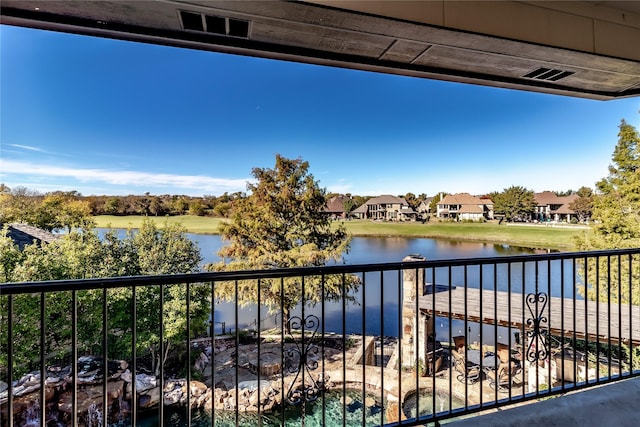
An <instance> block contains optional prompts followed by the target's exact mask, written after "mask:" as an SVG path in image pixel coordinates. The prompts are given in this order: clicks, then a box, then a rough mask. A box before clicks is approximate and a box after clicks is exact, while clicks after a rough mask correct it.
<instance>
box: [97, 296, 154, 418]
mask: <svg viewBox="0 0 640 427" xmlns="http://www.w3.org/2000/svg"><path fill="white" fill-rule="evenodd" d="M136 295H137V294H136V286H135V285H132V286H131V324H132V327H131V362H132V363H131V365H132V366H133V368H132V371H133V372H132V374H133V375H132V376H131V378H132V379H131V426H132V427H136V426H137V425H138V396H137V393H138V391H137V386H136V377H137V375H138V350H137V346H136V343H137V341H138V334H137V328H136V325H137V324H138V313H137V310H138V309H137V301H136V298H137V296H136ZM103 322H104V323H103V324H104V325H106V315H105V318H104V319H103ZM163 421H164V420H160V422H161V423H162V422H163Z"/></svg>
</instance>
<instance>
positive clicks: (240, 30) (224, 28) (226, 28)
mask: <svg viewBox="0 0 640 427" xmlns="http://www.w3.org/2000/svg"><path fill="white" fill-rule="evenodd" d="M180 20H181V21H182V28H184V29H185V30H189V31H199V32H203V33H210V34H218V35H222V36H231V37H240V38H244V39H248V38H249V23H250V21H245V20H242V19H235V18H225V17H222V16H210V15H203V14H201V13H195V12H187V11H185V10H181V11H180Z"/></svg>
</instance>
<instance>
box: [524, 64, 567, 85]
mask: <svg viewBox="0 0 640 427" xmlns="http://www.w3.org/2000/svg"><path fill="white" fill-rule="evenodd" d="M572 74H575V73H574V72H573V71H563V70H554V69H552V68H542V67H541V68H538V69H537V70H535V71H532V72H530V73H529V74H526V75H525V76H524V77H526V78H528V79H536V80H546V81H551V82H557V81H558V80H560V79H564V78H565V77H569V76H570V75H572Z"/></svg>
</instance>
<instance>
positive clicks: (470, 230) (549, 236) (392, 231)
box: [95, 215, 588, 250]
mask: <svg viewBox="0 0 640 427" xmlns="http://www.w3.org/2000/svg"><path fill="white" fill-rule="evenodd" d="M145 218H149V219H151V220H154V221H156V222H157V223H158V225H160V226H161V225H162V224H163V223H164V222H165V221H168V222H170V223H180V224H182V226H183V227H185V228H186V229H187V231H189V232H190V233H195V234H218V226H219V224H220V223H221V222H222V221H223V219H221V218H209V217H198V216H191V215H183V216H174V217H164V216H162V217H153V216H150V217H143V216H108V215H101V216H96V217H95V220H96V225H97V227H112V228H139V227H140V224H142V221H143V220H144V219H145ZM344 225H345V227H346V229H347V232H348V233H350V234H351V235H352V236H357V237H406V238H420V237H423V238H433V239H449V240H465V241H474V242H482V243H503V244H510V245H515V246H523V247H529V248H547V249H561V250H572V249H573V248H574V244H573V240H574V237H575V236H578V235H581V234H582V233H584V232H586V231H587V230H588V229H587V228H585V227H569V228H562V227H556V226H551V227H548V226H544V225H539V224H531V225H498V224H497V223H495V222H489V223H482V224H475V223H451V222H428V223H425V224H422V223H419V222H405V223H392V222H376V221H368V220H352V221H344Z"/></svg>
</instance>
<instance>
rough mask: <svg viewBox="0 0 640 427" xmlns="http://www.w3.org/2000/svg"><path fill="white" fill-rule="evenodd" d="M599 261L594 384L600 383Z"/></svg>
mask: <svg viewBox="0 0 640 427" xmlns="http://www.w3.org/2000/svg"><path fill="white" fill-rule="evenodd" d="M600 260H601V258H600V257H597V258H596V380H595V382H596V383H599V382H600Z"/></svg>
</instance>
